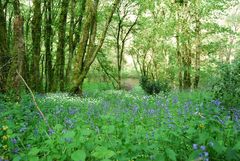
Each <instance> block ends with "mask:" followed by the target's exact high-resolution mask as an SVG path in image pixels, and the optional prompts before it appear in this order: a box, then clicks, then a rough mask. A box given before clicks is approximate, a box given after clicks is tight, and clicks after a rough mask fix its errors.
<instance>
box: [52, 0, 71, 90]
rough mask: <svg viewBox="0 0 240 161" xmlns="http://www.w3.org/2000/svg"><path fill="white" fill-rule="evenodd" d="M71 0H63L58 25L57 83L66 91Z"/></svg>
mask: <svg viewBox="0 0 240 161" xmlns="http://www.w3.org/2000/svg"><path fill="white" fill-rule="evenodd" d="M68 6H69V0H62V4H61V12H60V17H59V26H58V46H57V59H56V69H55V72H56V73H55V76H56V80H57V81H56V85H57V88H56V89H59V90H60V91H64V82H65V80H64V78H65V77H64V70H65V39H66V22H67V15H68Z"/></svg>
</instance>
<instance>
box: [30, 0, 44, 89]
mask: <svg viewBox="0 0 240 161" xmlns="http://www.w3.org/2000/svg"><path fill="white" fill-rule="evenodd" d="M41 25H42V14H41V0H33V18H32V47H33V49H32V63H31V76H32V78H31V86H32V89H33V90H34V91H37V92H40V91H41V90H42V81H41V78H40V56H41Z"/></svg>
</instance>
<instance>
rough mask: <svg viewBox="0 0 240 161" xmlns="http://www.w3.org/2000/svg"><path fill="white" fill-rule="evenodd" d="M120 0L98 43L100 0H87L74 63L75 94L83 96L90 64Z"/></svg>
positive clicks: (112, 10) (73, 90)
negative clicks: (83, 87)
mask: <svg viewBox="0 0 240 161" xmlns="http://www.w3.org/2000/svg"><path fill="white" fill-rule="evenodd" d="M119 2H120V0H115V1H114V3H113V6H112V9H111V12H110V15H109V16H108V18H107V21H106V25H105V27H104V30H103V32H102V35H101V37H100V40H99V44H98V45H96V33H97V7H98V0H95V1H93V0H87V1H86V13H85V15H86V17H85V21H84V23H83V28H82V34H81V39H80V42H79V48H78V51H77V55H76V58H75V64H74V73H73V87H72V89H71V92H72V93H73V94H78V95H80V96H82V86H83V82H84V79H85V78H86V75H87V73H88V71H89V69H90V66H91V65H92V63H93V61H94V60H95V58H96V56H97V53H98V52H99V50H100V49H101V47H102V45H103V42H104V40H105V37H106V34H107V31H108V28H109V25H110V22H111V20H112V17H113V14H114V12H115V10H116V8H117V6H118V4H119Z"/></svg>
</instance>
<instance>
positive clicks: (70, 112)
mask: <svg viewBox="0 0 240 161" xmlns="http://www.w3.org/2000/svg"><path fill="white" fill-rule="evenodd" d="M77 112H78V109H76V108H71V109H69V111H68V113H69V114H70V115H74V114H76V113H77Z"/></svg>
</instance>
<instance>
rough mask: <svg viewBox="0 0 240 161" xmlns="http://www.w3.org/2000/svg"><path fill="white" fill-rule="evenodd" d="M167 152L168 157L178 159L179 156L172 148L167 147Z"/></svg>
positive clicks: (175, 160) (173, 160)
mask: <svg viewBox="0 0 240 161" xmlns="http://www.w3.org/2000/svg"><path fill="white" fill-rule="evenodd" d="M165 152H166V154H167V157H168V158H169V159H171V160H172V161H177V158H176V153H175V152H174V151H173V150H172V149H169V148H168V149H166V150H165Z"/></svg>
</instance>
